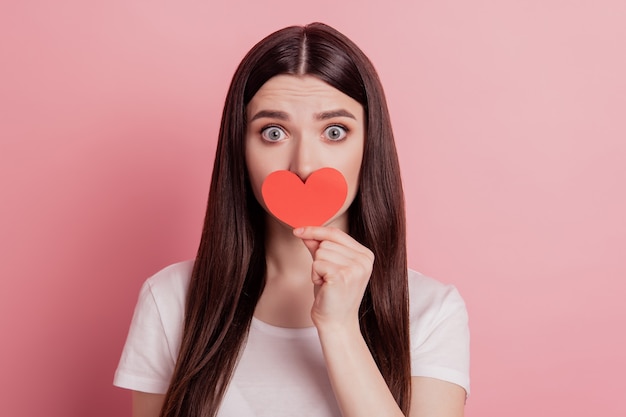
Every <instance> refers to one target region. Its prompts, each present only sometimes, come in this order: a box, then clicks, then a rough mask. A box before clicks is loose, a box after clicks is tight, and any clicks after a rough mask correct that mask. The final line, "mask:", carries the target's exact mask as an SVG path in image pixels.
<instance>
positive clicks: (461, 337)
mask: <svg viewBox="0 0 626 417" xmlns="http://www.w3.org/2000/svg"><path fill="white" fill-rule="evenodd" d="M409 277H410V280H409V282H410V289H411V375H412V376H425V377H431V378H436V379H441V380H444V381H448V382H452V383H454V384H457V385H460V386H461V387H463V388H464V389H465V392H466V393H467V394H468V395H469V392H470V378H469V348H470V345H469V343H470V334H469V326H468V315H467V309H466V307H465V302H464V301H463V298H462V297H461V295H460V294H459V292H458V291H457V289H456V288H455V287H454V286H451V285H444V284H442V283H440V282H438V281H435V280H433V279H431V278H428V277H425V276H423V275H421V274H418V273H415V272H413V271H411V272H410V273H409Z"/></svg>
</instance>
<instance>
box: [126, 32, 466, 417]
mask: <svg viewBox="0 0 626 417" xmlns="http://www.w3.org/2000/svg"><path fill="white" fill-rule="evenodd" d="M324 167H332V168H335V169H336V170H338V171H339V172H341V173H342V174H343V176H344V177H345V179H346V182H347V184H348V193H347V198H346V201H345V203H344V204H343V206H342V207H341V209H340V210H339V211H338V212H337V214H336V215H334V217H332V218H331V219H330V220H328V221H327V222H326V223H325V224H324V225H323V226H320V227H314V226H307V227H302V228H297V229H292V228H291V227H289V226H288V225H287V224H285V223H283V222H282V221H281V220H279V219H277V218H276V217H275V216H273V215H272V214H271V213H270V212H269V211H268V210H267V205H266V202H265V201H264V199H263V195H262V193H261V186H262V184H263V181H264V180H265V178H266V177H267V176H268V175H269V174H270V173H272V172H274V171H278V170H288V171H291V172H292V173H294V174H296V175H297V176H298V177H300V178H301V179H302V180H303V181H304V180H306V179H307V178H308V177H309V175H311V174H312V173H313V172H315V171H316V170H318V169H320V168H324ZM406 260H407V256H406V246H405V221H404V203H403V194H402V186H401V182H400V171H399V167H398V160H397V155H396V150H395V145H394V140H393V135H392V130H391V126H390V121H389V115H388V112H387V107H386V103H385V98H384V94H383V90H382V87H381V85H380V82H379V80H378V77H377V75H376V72H375V70H374V68H373V66H372V65H371V63H370V61H369V60H368V59H367V57H366V56H365V55H364V54H363V53H362V52H361V51H360V50H359V49H358V47H357V46H356V45H354V43H352V42H351V41H350V40H349V39H347V38H346V37H345V36H343V35H342V34H340V33H339V32H337V31H336V30H334V29H332V28H330V27H328V26H326V25H323V24H319V23H316V24H311V25H308V26H305V27H288V28H285V29H282V30H280V31H278V32H275V33H273V34H271V35H270V36H268V37H267V38H265V39H263V40H262V41H261V42H259V43H258V44H257V45H256V46H255V47H253V49H252V50H251V51H250V52H249V53H248V54H247V55H246V57H245V58H244V59H243V61H242V62H241V64H240V66H239V68H238V69H237V71H236V73H235V75H234V77H233V81H232V84H231V86H230V89H229V92H228V95H227V98H226V104H225V107H224V113H223V117H222V124H221V129H220V135H219V142H218V147H217V155H216V158H215V164H214V169H213V176H212V181H211V188H210V193H209V202H208V208H207V214H206V219H205V224H204V230H203V233H202V239H201V242H200V247H199V250H198V254H197V257H196V259H195V261H193V262H192V261H189V262H183V263H180V264H176V265H172V266H170V267H168V268H166V269H164V270H163V271H161V272H159V273H157V274H156V275H155V276H153V277H152V278H150V279H149V280H147V281H146V283H145V284H144V286H143V287H142V290H141V294H140V297H139V302H138V304H137V307H136V310H135V314H134V317H133V322H132V325H131V329H130V332H129V335H128V340H127V342H126V346H125V348H124V352H123V355H122V359H121V361H120V365H119V367H118V370H117V372H116V377H115V384H116V385H118V386H121V387H124V388H128V389H131V390H133V415H134V416H135V417H148V416H150V417H156V416H162V417H182V416H185V417H195V416H216V415H217V416H222V417H229V416H236V417H246V416H261V417H262V416H271V417H277V416H296V415H297V416H312V417H313V416H314V417H322V416H343V417H365V416H373V417H381V416H402V415H405V416H414V417H427V416H428V417H430V416H433V417H453V416H454V417H456V416H462V415H463V407H464V403H465V398H466V395H467V392H468V390H469V333H468V327H467V313H466V309H465V305H464V303H463V300H462V299H461V297H460V296H459V294H458V292H457V291H456V290H455V289H454V287H451V286H446V285H443V284H441V283H439V282H437V281H434V280H432V279H429V278H427V277H424V276H422V275H420V274H418V273H416V272H414V271H411V270H408V269H407V261H406Z"/></svg>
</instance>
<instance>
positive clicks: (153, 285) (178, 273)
mask: <svg viewBox="0 0 626 417" xmlns="http://www.w3.org/2000/svg"><path fill="white" fill-rule="evenodd" d="M192 270H193V260H187V261H182V262H178V263H175V264H172V265H169V266H166V267H165V268H163V269H161V270H160V271H159V272H157V273H156V274H154V275H152V276H151V277H150V278H148V279H147V280H146V281H145V283H144V285H143V290H147V291H150V292H151V293H152V294H153V295H154V296H158V297H166V298H174V297H176V296H182V297H183V298H184V297H185V295H186V293H187V287H188V286H189V280H190V279H191V272H192Z"/></svg>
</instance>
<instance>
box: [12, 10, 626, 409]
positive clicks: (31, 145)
mask: <svg viewBox="0 0 626 417" xmlns="http://www.w3.org/2000/svg"><path fill="white" fill-rule="evenodd" d="M258 3H263V5H260V4H258ZM315 20H321V21H325V22H327V23H329V24H331V25H334V26H335V27H337V28H338V29H340V30H341V31H343V32H344V33H346V34H347V35H348V36H350V37H351V38H352V39H354V40H355V41H356V42H357V43H358V44H359V45H361V46H362V48H363V49H364V50H365V52H366V53H367V54H368V55H369V56H370V57H371V58H372V60H373V61H374V63H375V65H376V67H377V68H378V70H379V72H380V76H381V78H382V81H383V84H384V85H385V87H386V92H387V95H388V100H389V105H390V108H391V112H392V118H393V121H394V126H395V132H396V135H397V139H398V148H399V152H400V156H401V164H402V169H403V176H404V179H405V188H406V194H407V203H408V221H409V244H410V264H411V265H412V266H413V267H414V268H415V269H418V270H420V271H422V272H424V273H426V274H429V275H431V276H434V277H436V278H438V279H440V280H441V281H444V282H450V283H454V284H455V285H457V286H458V288H459V289H460V290H461V292H462V294H463V295H464V297H465V299H466V302H467V304H468V308H469V312H470V317H471V329H472V395H471V397H470V399H469V401H468V405H467V412H466V415H467V416H470V417H478V416H503V415H506V416H510V417H517V416H520V417H521V416H524V417H525V416H529V415H530V416H590V415H598V416H607V417H608V416H623V415H626V403H625V402H624V400H623V396H624V389H625V388H626V385H625V383H624V374H625V373H626V359H625V357H626V355H625V354H624V352H625V351H626V332H625V331H624V328H625V327H626V326H625V322H626V311H625V308H624V304H625V301H624V295H625V293H626V280H625V279H624V278H626V260H625V256H624V255H625V254H626V250H625V249H626V224H625V223H626V220H625V219H626V216H625V215H624V213H626V196H625V192H624V188H625V184H626V168H625V167H626V163H625V159H626V122H625V120H626V117H625V115H626V77H625V76H624V74H626V56H625V53H624V51H626V24H624V22H626V2H624V1H622V0H615V1H602V0H587V1H584V0H572V1H557V0H541V1H539V0H519V1H510V0H509V1H503V0H478V1H472V2H466V1H451V0H444V1H421V2H414V1H405V2H393V1H384V2H383V1H380V2H371V1H361V0H358V1H357V0H354V1H344V2H337V1H335V0H333V1H330V0H320V1H312V2H306V3H305V2H294V1H287V0H275V1H265V2H249V4H248V2H243V1H228V2H226V1H225V2H217V1H205V2H200V1H195V2H188V1H183V2H154V1H143V2H140V1H128V0H114V1H106V2H105V1H101V2H95V1H89V2H85V1H59V2H51V1H41V0H32V1H23V2H19V1H3V2H2V3H0V60H1V64H0V126H1V130H0V137H1V139H0V158H1V159H0V192H1V194H0V256H1V257H2V260H1V262H0V326H1V327H0V330H1V332H2V342H0V397H1V400H0V404H1V408H2V411H1V414H2V415H4V416H11V417H34V416H46V417H67V416H95V417H100V416H122V415H129V406H130V400H129V394H128V392H126V391H124V390H120V389H117V388H114V387H112V385H111V380H112V377H113V372H114V369H115V367H116V364H117V361H118V358H119V354H120V350H121V348H122V344H123V342H124V339H125V336H126V331H127V328H128V324H129V321H130V317H131V313H132V309H133V306H134V303H135V300H136V297H137V292H138V289H139V286H140V284H141V283H142V281H143V280H144V279H145V278H146V277H148V276H149V275H151V274H152V273H154V272H155V271H156V270H158V269H160V268H161V267H163V266H165V265H167V264H169V263H172V262H175V261H178V260H182V259H187V258H191V257H193V256H194V253H195V250H196V247H197V244H198V238H199V234H200V227H201V222H202V217H203V212H204V206H205V201H206V194H207V190H208V184H209V176H210V169H211V164H212V160H213V152H214V147H215V137H216V134H217V131H218V123H219V117H220V112H221V106H222V103H223V99H224V95H225V92H226V88H227V85H228V82H229V81H230V77H231V75H232V73H233V71H234V69H235V66H236V64H237V63H238V61H239V60H240V59H241V57H242V56H243V54H244V53H245V52H246V51H247V50H248V49H249V47H251V46H252V44H253V43H255V42H256V41H257V40H259V39H260V38H261V37H262V36H264V35H266V34H268V33H270V32H271V31H273V30H275V29H278V28H280V27H283V26H286V25H288V24H294V23H296V24H301V23H308V22H311V21H315Z"/></svg>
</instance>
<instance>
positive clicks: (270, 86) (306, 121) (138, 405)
mask: <svg viewBox="0 0 626 417" xmlns="http://www.w3.org/2000/svg"><path fill="white" fill-rule="evenodd" d="M247 116H248V130H247V134H246V164H247V168H248V173H249V176H250V181H251V185H252V189H253V191H254V194H255V196H256V198H257V200H258V201H259V203H260V204H261V205H262V206H263V207H265V204H264V202H263V199H262V197H261V185H262V183H263V180H264V179H265V177H266V176H267V175H269V174H270V173H271V172H273V171H276V170H290V171H292V172H294V173H295V174H297V175H298V176H300V178H302V179H303V180H305V179H306V178H307V177H308V176H309V175H310V174H311V173H312V172H313V171H315V170H317V169H319V168H322V167H333V168H335V169H337V170H339V171H340V172H342V173H343V175H344V176H345V178H346V181H347V183H348V198H347V199H346V202H345V204H344V206H343V207H342V208H341V209H340V210H339V212H338V213H337V214H336V215H335V216H334V217H333V218H332V219H330V220H329V221H328V222H327V223H326V224H325V225H324V226H322V227H304V228H299V229H295V230H292V229H291V228H290V227H289V226H288V225H286V224H284V223H282V222H281V221H280V220H278V219H276V218H274V217H273V216H272V215H271V214H269V213H268V214H267V216H266V222H267V241H266V254H267V281H266V286H265V289H264V292H263V294H262V295H261V298H260V300H259V302H258V304H257V307H256V310H255V313H254V315H255V317H256V318H258V319H259V320H262V321H264V322H266V323H269V324H271V325H274V326H279V327H309V326H315V327H316V328H317V331H318V334H319V337H320V343H321V346H322V350H323V353H324V358H325V361H326V366H327V369H328V375H329V377H330V380H331V384H332V387H333V390H334V392H335V397H336V398H337V402H338V404H339V407H340V409H341V412H342V415H343V417H357V416H358V417H367V416H372V417H381V416H402V415H403V414H402V412H401V411H400V409H399V408H398V406H397V404H396V402H395V400H394V398H393V396H392V395H391V393H390V391H389V389H388V387H387V384H386V383H385V381H384V379H383V377H382V375H381V374H380V372H379V371H378V368H377V366H376V363H375V361H374V359H373V358H372V355H371V353H370V351H369V348H368V347H367V344H366V343H365V340H364V339H363V336H362V334H361V332H360V328H359V321H358V310H359V305H360V303H361V299H362V297H363V294H364V292H365V288H366V286H367V283H368V281H369V278H370V275H371V272H372V265H373V263H374V255H373V253H372V252H371V251H370V250H369V249H368V248H366V247H364V246H363V245H361V244H360V243H358V242H357V241H356V240H354V239H353V238H352V237H350V236H349V235H348V234H347V228H348V218H347V216H348V213H347V209H348V207H349V206H350V204H351V203H352V201H353V199H354V196H355V195H356V192H357V189H358V176H359V170H360V167H361V162H362V155H363V146H364V141H365V129H364V126H365V120H364V112H363V107H362V106H361V105H360V104H359V103H358V102H356V101H355V100H353V99H352V98H350V97H349V96H347V95H345V94H343V93H341V92H340V91H338V90H336V89H335V88H333V87H331V86H329V85H328V84H326V83H324V82H322V81H321V80H319V79H317V78H314V77H311V76H292V75H279V76H276V77H274V78H272V79H270V80H269V81H268V82H267V83H265V84H264V85H263V86H262V87H261V89H260V90H259V91H258V92H257V94H256V95H255V96H254V97H253V99H252V100H251V102H250V103H249V105H248V108H247ZM338 127H339V128H338ZM266 211H267V210H266ZM411 386H412V397H411V412H410V417H461V416H463V409H464V404H465V390H464V389H463V388H461V387H460V386H458V385H455V384H452V383H449V382H446V381H441V380H437V379H433V378H426V377H413V378H412V379H411ZM162 403H163V395H157V394H145V393H137V392H135V393H134V394H133V416H134V417H157V416H158V410H159V409H160V407H161V405H162Z"/></svg>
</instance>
